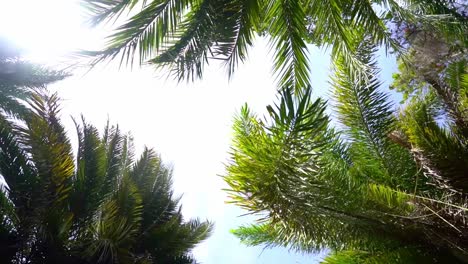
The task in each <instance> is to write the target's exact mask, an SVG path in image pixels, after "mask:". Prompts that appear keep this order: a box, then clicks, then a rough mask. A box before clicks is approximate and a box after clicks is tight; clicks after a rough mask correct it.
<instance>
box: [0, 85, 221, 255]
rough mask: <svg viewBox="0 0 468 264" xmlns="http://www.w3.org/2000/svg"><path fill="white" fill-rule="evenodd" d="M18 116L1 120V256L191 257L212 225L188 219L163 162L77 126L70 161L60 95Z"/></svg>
mask: <svg viewBox="0 0 468 264" xmlns="http://www.w3.org/2000/svg"><path fill="white" fill-rule="evenodd" d="M28 102H29V103H28V106H29V107H30V109H31V113H30V116H29V118H27V119H25V121H24V122H18V121H16V122H14V123H12V122H11V121H9V120H8V119H7V118H2V119H1V120H0V174H1V176H2V178H3V180H4V182H5V184H3V185H2V188H1V191H0V244H1V245H0V262H2V263H193V262H194V260H193V258H192V257H191V255H190V250H191V249H192V248H193V247H194V246H195V245H197V244H198V243H200V242H201V241H203V240H204V239H206V238H207V237H208V236H209V234H210V231H211V229H212V224H211V223H209V222H201V221H199V220H189V221H184V220H183V217H182V214H181V208H180V205H179V199H178V198H176V197H174V195H173V191H172V182H171V174H172V171H171V169H170V168H169V167H167V166H166V165H164V164H163V163H162V161H161V158H160V157H159V156H158V155H157V154H156V153H155V152H154V151H153V150H151V149H147V148H146V149H145V150H144V151H143V153H142V155H141V156H140V158H138V159H134V155H133V150H132V139H131V137H129V136H127V135H124V134H122V132H121V131H120V130H119V128H118V127H113V126H109V125H107V127H106V128H105V129H104V132H103V134H102V135H99V133H98V130H97V129H96V128H95V127H93V126H92V125H90V124H88V123H86V122H85V121H84V119H83V121H82V122H76V129H77V133H78V149H77V153H76V158H74V155H73V153H72V147H71V144H70V141H69V139H68V137H67V135H66V134H65V129H64V127H63V126H62V125H61V123H60V121H59V118H58V112H59V110H58V108H59V104H58V99H57V96H56V95H48V94H47V93H44V92H43V93H33V94H32V97H31V98H30V99H29V100H28Z"/></svg>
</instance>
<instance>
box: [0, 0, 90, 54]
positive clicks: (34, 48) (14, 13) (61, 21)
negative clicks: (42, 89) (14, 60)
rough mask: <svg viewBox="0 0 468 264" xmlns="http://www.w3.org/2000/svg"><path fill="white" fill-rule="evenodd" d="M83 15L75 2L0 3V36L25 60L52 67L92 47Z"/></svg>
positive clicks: (27, 0) (26, 0) (18, 0)
mask: <svg viewBox="0 0 468 264" xmlns="http://www.w3.org/2000/svg"><path fill="white" fill-rule="evenodd" d="M83 11H84V9H83V8H82V7H81V6H80V4H79V0H41V1H37V0H15V1H2V3H1V4H0V24H1V25H2V26H1V27H0V35H1V36H2V37H4V38H7V39H9V40H10V41H12V42H13V43H15V44H16V45H17V46H18V47H20V48H21V49H22V50H23V53H24V55H25V57H26V58H28V59H31V60H33V61H36V62H41V63H54V62H56V61H57V60H59V58H60V57H63V56H65V55H66V54H68V53H70V52H72V51H74V50H77V49H89V48H90V47H92V45H94V44H95V43H96V40H97V39H98V38H97V37H96V34H95V32H94V31H93V30H92V29H91V28H89V27H88V26H87V25H86V23H85V21H86V19H85V16H84V12H83Z"/></svg>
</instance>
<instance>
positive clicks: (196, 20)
mask: <svg viewBox="0 0 468 264" xmlns="http://www.w3.org/2000/svg"><path fill="white" fill-rule="evenodd" d="M215 3H217V2H216V1H215V0H204V1H202V2H201V3H199V4H198V5H195V6H193V7H192V9H191V10H190V12H189V13H188V14H187V16H186V18H185V20H184V21H183V22H182V23H180V24H179V28H178V32H176V33H175V36H176V37H175V38H174V39H173V41H174V43H173V44H172V45H171V46H170V47H169V48H168V49H166V50H164V51H163V52H162V53H160V54H159V55H158V56H157V57H156V58H154V59H152V60H150V63H154V64H159V65H162V66H167V65H168V66H170V68H171V70H172V72H173V74H174V75H175V77H176V78H177V79H178V80H179V81H181V80H192V81H193V80H195V78H201V77H202V75H203V69H204V65H205V63H208V57H209V55H210V54H211V53H212V51H211V46H212V45H213V43H214V41H215V35H216V34H217V32H216V27H217V25H216V23H215V22H216V17H217V16H218V13H217V12H218V11H219V10H217V9H216V8H217V6H216V5H215Z"/></svg>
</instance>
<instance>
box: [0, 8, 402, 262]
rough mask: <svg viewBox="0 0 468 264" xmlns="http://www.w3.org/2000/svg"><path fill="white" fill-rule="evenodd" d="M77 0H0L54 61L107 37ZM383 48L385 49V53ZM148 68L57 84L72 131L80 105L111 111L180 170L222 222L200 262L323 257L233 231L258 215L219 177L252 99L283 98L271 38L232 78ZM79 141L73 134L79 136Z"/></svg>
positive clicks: (18, 27) (197, 213)
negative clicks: (197, 77)
mask: <svg viewBox="0 0 468 264" xmlns="http://www.w3.org/2000/svg"><path fill="white" fill-rule="evenodd" d="M82 21H83V20H82V17H81V13H80V8H79V6H78V5H77V1H76V0H43V1H34V0H30V1H26V0H24V1H18V0H16V1H8V2H6V3H2V4H0V23H2V25H10V26H9V27H7V28H3V29H1V30H0V34H4V35H7V36H9V37H10V38H12V39H13V40H15V41H16V42H18V43H19V44H21V45H22V46H23V47H24V48H25V49H26V51H27V52H28V56H29V57H30V58H32V59H34V60H36V61H39V62H45V63H49V64H54V63H56V62H59V61H63V60H64V59H63V57H61V56H63V55H65V54H66V53H67V52H69V51H70V50H72V49H74V48H89V47H92V46H95V45H97V44H98V43H102V41H103V36H104V34H103V32H99V31H90V30H89V29H87V28H86V27H84V26H83V25H82ZM383 54H384V53H383V52H381V55H383ZM310 61H311V76H312V80H313V81H312V86H313V88H314V92H315V93H316V94H317V95H320V96H326V95H327V92H328V87H329V85H328V83H327V82H328V74H329V56H328V54H327V52H324V51H319V50H317V49H316V48H311V56H310ZM379 62H380V65H381V66H384V67H383V68H384V70H383V71H382V77H383V80H386V82H387V84H388V83H389V81H390V79H391V74H392V72H393V71H394V70H396V65H395V62H394V60H393V59H387V58H385V57H384V56H381V58H380V60H379ZM165 76H166V75H165V73H164V72H155V71H154V70H153V69H151V68H142V69H139V68H135V69H133V71H130V70H129V69H121V70H118V69H117V67H116V66H115V65H114V64H112V63H111V64H110V65H108V66H107V67H97V68H96V69H94V70H93V71H91V72H90V73H88V74H83V73H81V72H78V73H76V74H75V76H73V77H71V78H69V79H67V80H65V81H63V82H60V83H58V84H56V85H54V86H53V87H51V89H52V90H55V91H57V92H58V93H59V94H60V96H61V97H62V98H63V104H62V105H63V111H62V113H63V114H62V119H63V122H64V123H65V125H66V127H67V129H68V131H69V133H70V135H74V131H75V130H74V128H73V123H72V121H71V118H70V116H74V117H77V116H79V115H80V114H81V113H83V114H84V116H85V117H86V119H87V120H88V121H89V122H91V123H93V124H94V125H96V126H97V127H103V126H104V124H105V122H106V120H107V118H110V120H111V122H114V123H119V125H120V126H121V127H122V129H123V130H126V131H131V133H132V135H133V136H134V138H135V145H136V147H137V151H139V150H141V149H142V148H143V146H144V145H147V146H149V147H154V148H155V149H156V150H157V151H158V152H159V153H160V154H161V155H162V158H163V160H165V161H167V162H169V163H171V164H172V166H173V168H174V187H175V191H176V193H178V194H183V199H182V204H183V212H184V215H185V216H186V217H187V218H188V217H199V218H201V219H209V220H211V221H214V222H215V225H216V228H215V232H214V234H213V235H212V237H211V238H210V239H208V240H207V241H206V242H205V243H203V244H202V245H201V246H199V247H197V248H196V249H195V251H194V254H195V256H196V257H197V259H198V260H199V261H201V262H202V263H207V264H212V263H226V264H231V263H232V264H234V263H236V264H237V263H247V264H248V263H272V264H275V263H318V261H319V259H320V257H321V256H323V254H322V255H320V254H319V255H301V254H295V253H294V252H288V250H286V249H265V250H264V249H263V248H262V247H255V248H248V247H245V246H243V245H241V244H240V243H239V241H238V240H237V239H236V238H235V237H234V236H232V235H231V234H230V233H229V231H230V230H231V229H233V228H236V227H238V226H239V225H241V224H247V223H251V222H252V221H253V218H252V217H239V216H240V215H242V214H244V213H245V212H243V211H241V210H240V209H238V208H236V207H234V206H232V205H228V204H226V203H225V201H226V200H227V197H226V194H225V193H224V192H223V191H222V190H221V189H222V188H225V187H226V185H225V184H224V182H223V180H222V178H221V177H220V176H221V175H223V174H224V164H226V163H227V162H228V152H229V145H230V141H231V123H232V120H233V116H234V114H235V113H236V111H238V110H239V109H240V107H241V106H242V104H244V103H245V102H247V103H248V104H249V106H250V107H251V108H252V109H253V111H255V112H257V113H259V114H262V113H265V106H266V105H268V104H271V103H272V102H273V100H274V98H275V96H276V89H275V84H274V81H273V78H272V74H271V57H270V55H269V53H268V49H267V43H266V41H265V40H263V39H258V41H257V44H256V45H255V47H253V48H252V49H251V50H250V57H249V60H248V61H247V62H246V63H245V64H243V65H240V67H239V69H238V71H237V72H236V74H235V76H234V78H233V79H232V80H231V81H228V80H227V77H226V74H225V71H224V69H220V66H219V65H211V66H210V67H208V69H207V71H206V75H205V78H204V79H203V80H202V81H197V82H195V83H180V84H177V83H176V82H174V81H172V80H171V79H167V78H165ZM72 139H73V137H72Z"/></svg>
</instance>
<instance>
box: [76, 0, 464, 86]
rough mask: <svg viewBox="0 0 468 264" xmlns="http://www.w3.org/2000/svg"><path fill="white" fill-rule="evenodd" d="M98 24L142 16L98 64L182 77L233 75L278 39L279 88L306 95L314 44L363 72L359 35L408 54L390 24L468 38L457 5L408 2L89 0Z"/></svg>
mask: <svg viewBox="0 0 468 264" xmlns="http://www.w3.org/2000/svg"><path fill="white" fill-rule="evenodd" d="M84 3H85V6H86V7H87V8H88V10H89V12H90V14H91V16H92V21H93V23H94V24H98V23H102V22H104V21H111V20H114V19H115V20H117V19H118V18H119V17H120V15H121V14H122V13H124V12H129V11H131V12H132V13H134V14H133V15H132V16H131V17H130V18H129V19H128V20H126V21H125V22H124V23H123V24H122V25H120V26H119V27H117V29H116V30H115V31H114V32H113V33H112V34H111V35H110V36H109V37H108V42H107V45H106V47H105V49H104V50H102V51H97V52H86V54H87V55H91V56H92V57H94V58H95V61H94V62H93V64H94V63H96V62H99V61H101V60H105V59H113V58H116V57H120V58H121V64H122V63H126V64H133V60H134V58H135V57H137V60H138V61H139V63H140V64H142V63H150V64H156V65H159V66H170V69H172V71H173V73H174V74H175V76H176V78H177V79H179V80H182V79H187V80H189V79H192V80H193V79H194V78H200V77H201V76H202V75H203V69H204V65H205V64H206V63H208V62H209V60H210V59H220V60H222V61H223V62H224V63H225V64H226V65H227V70H228V74H229V76H231V74H232V73H233V71H234V69H235V68H236V66H237V64H238V62H239V61H244V60H245V58H246V56H247V53H248V48H249V47H250V46H251V45H252V43H253V40H254V36H255V35H256V34H260V35H264V36H268V37H269V38H270V44H271V49H272V51H273V52H274V71H275V72H276V73H277V75H278V84H279V87H286V86H288V87H292V88H293V89H295V90H296V91H298V90H301V89H304V88H305V87H306V86H307V84H308V83H310V80H309V62H308V60H309V59H310V58H309V57H308V54H307V45H308V43H313V44H316V45H319V46H325V47H328V46H331V49H332V55H333V58H335V59H336V58H338V57H341V58H343V59H345V61H346V63H347V64H349V65H351V66H352V67H351V69H353V70H359V69H363V68H364V67H365V64H364V63H363V62H361V61H360V60H359V58H358V57H357V56H356V55H355V51H356V47H357V46H356V42H357V40H359V35H361V34H365V35H370V36H371V37H370V38H369V39H368V41H370V42H371V43H373V44H376V45H383V46H385V47H386V48H387V49H388V48H391V49H394V50H397V51H400V47H399V45H398V43H397V42H396V41H395V40H394V39H393V38H392V36H391V33H390V30H389V28H388V27H387V25H386V21H389V20H396V21H410V22H414V23H418V24H421V25H425V26H426V27H428V28H431V30H439V31H442V32H444V33H448V34H449V35H450V34H451V35H456V36H457V37H458V38H462V39H465V40H466V27H467V25H468V24H467V20H466V17H465V16H462V15H460V13H459V12H457V11H458V10H457V8H456V7H455V6H454V5H453V3H452V1H446V2H445V1H433V0H407V1H403V2H402V3H400V1H393V0H385V1H362V0H352V1H344V0H327V1H323V0H311V1H304V0H301V1H297V0H272V1H250V0H229V1H228V0H196V1H185V0H164V1H159V0H158V1H156V0H153V1H146V0H142V1H138V0H115V1H109V0H84Z"/></svg>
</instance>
